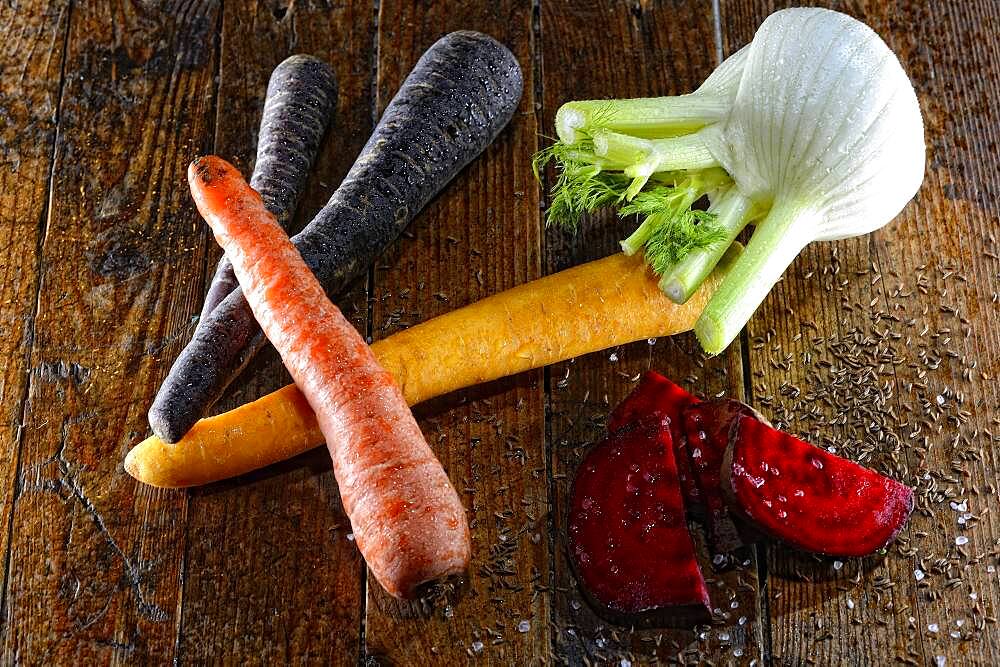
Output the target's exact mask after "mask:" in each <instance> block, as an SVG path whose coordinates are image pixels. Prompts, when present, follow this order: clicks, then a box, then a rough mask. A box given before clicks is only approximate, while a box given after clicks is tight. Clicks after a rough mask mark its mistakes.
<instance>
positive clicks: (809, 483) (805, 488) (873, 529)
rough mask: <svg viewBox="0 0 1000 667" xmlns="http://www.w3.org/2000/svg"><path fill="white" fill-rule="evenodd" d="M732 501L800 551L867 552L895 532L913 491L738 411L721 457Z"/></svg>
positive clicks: (760, 525)
mask: <svg viewBox="0 0 1000 667" xmlns="http://www.w3.org/2000/svg"><path fill="white" fill-rule="evenodd" d="M723 471H724V479H723V482H724V484H725V486H726V487H728V488H727V489H726V491H727V492H728V494H729V496H730V497H729V500H730V504H731V506H732V507H733V508H734V509H735V510H737V511H739V512H740V513H741V514H743V515H744V516H745V517H746V518H747V519H748V520H750V521H752V522H753V523H754V525H755V526H756V527H758V528H760V529H761V530H763V531H765V532H766V533H768V534H770V535H772V536H774V537H776V538H778V539H780V540H782V541H784V542H786V543H788V544H790V545H792V546H795V547H798V548H799V549H804V550H805V551H813V552H816V553H821V554H826V555H828V556H840V557H851V556H866V555H868V554H871V553H873V552H875V551H878V550H879V549H881V548H883V547H885V546H886V545H887V544H889V542H891V541H892V540H893V538H894V537H896V534H897V533H898V532H899V530H900V529H901V528H902V527H903V525H904V524H905V523H906V520H907V518H908V517H909V516H910V512H911V511H912V510H913V490H912V489H910V488H909V487H907V486H904V485H903V484H900V483H899V482H897V481H895V480H892V479H889V478H888V477H884V476H883V475H880V474H878V473H876V472H875V471H873V470H869V469H867V468H864V467H862V466H859V465H858V464H856V463H854V462H853V461H848V460H847V459H844V458H841V457H839V456H835V455H833V454H831V453H829V452H827V451H826V450H823V449H820V448H818V447H813V446H812V445H810V444H808V443H805V442H803V441H801V440H799V439H797V438H794V437H792V436H791V435H788V434H787V433H782V432H781V431H778V430H776V429H773V428H771V427H770V426H768V425H767V424H764V423H761V422H760V421H758V420H757V419H754V418H753V417H748V416H742V417H740V418H739V421H738V422H737V425H736V428H735V429H734V430H733V432H732V439H731V442H730V446H729V449H728V451H727V452H726V456H725V460H724V462H723Z"/></svg>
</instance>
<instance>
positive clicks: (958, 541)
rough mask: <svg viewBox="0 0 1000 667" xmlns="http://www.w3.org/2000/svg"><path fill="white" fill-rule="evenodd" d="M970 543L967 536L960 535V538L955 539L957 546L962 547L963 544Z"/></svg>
mask: <svg viewBox="0 0 1000 667" xmlns="http://www.w3.org/2000/svg"><path fill="white" fill-rule="evenodd" d="M968 543H969V538H968V537H966V536H965V535H959V536H958V537H956V538H955V544H957V545H958V546H962V545H963V544H968Z"/></svg>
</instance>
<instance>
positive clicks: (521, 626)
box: [517, 620, 531, 633]
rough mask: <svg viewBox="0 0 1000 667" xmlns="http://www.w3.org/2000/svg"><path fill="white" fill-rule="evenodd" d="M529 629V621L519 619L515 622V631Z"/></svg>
mask: <svg viewBox="0 0 1000 667" xmlns="http://www.w3.org/2000/svg"><path fill="white" fill-rule="evenodd" d="M530 629H531V621H527V620H525V621H521V622H520V623H518V624H517V631H518V632H521V633H524V632H527V631H528V630H530Z"/></svg>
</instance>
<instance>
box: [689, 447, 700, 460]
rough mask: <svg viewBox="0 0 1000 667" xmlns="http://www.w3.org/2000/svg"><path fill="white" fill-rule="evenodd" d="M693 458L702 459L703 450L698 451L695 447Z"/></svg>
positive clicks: (692, 453)
mask: <svg viewBox="0 0 1000 667" xmlns="http://www.w3.org/2000/svg"><path fill="white" fill-rule="evenodd" d="M691 456H692V457H693V458H696V459H700V458H701V450H700V449H698V448H697V447H695V448H694V449H692V450H691Z"/></svg>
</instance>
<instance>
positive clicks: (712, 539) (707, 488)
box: [684, 399, 760, 554]
mask: <svg viewBox="0 0 1000 667" xmlns="http://www.w3.org/2000/svg"><path fill="white" fill-rule="evenodd" d="M743 415H749V416H751V417H755V418H760V415H758V413H757V412H756V411H755V410H754V409H753V408H751V407H750V406H749V405H746V404H745V403H741V402H739V401H734V400H730V399H724V400H718V401H706V402H704V403H698V404H696V405H691V406H688V407H687V409H685V410H684V432H685V435H686V437H687V441H688V448H687V449H688V455H689V456H690V457H691V471H692V473H693V476H694V479H695V482H696V483H697V484H698V488H699V490H700V492H701V498H702V501H703V502H704V504H705V517H706V522H707V524H708V542H709V547H710V549H711V551H712V553H715V554H725V553H729V552H731V551H735V550H736V549H739V548H740V547H742V546H744V545H745V544H747V543H749V542H754V541H756V536H755V535H754V534H753V531H750V530H747V529H746V527H745V526H743V525H741V524H739V523H737V521H736V520H735V518H734V517H733V515H732V514H731V513H730V512H729V507H728V505H727V503H726V497H725V494H724V493H723V491H722V460H723V458H725V455H726V448H727V447H728V446H729V435H730V431H732V429H733V427H734V426H735V425H736V420H737V419H738V418H739V417H741V416H743Z"/></svg>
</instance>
